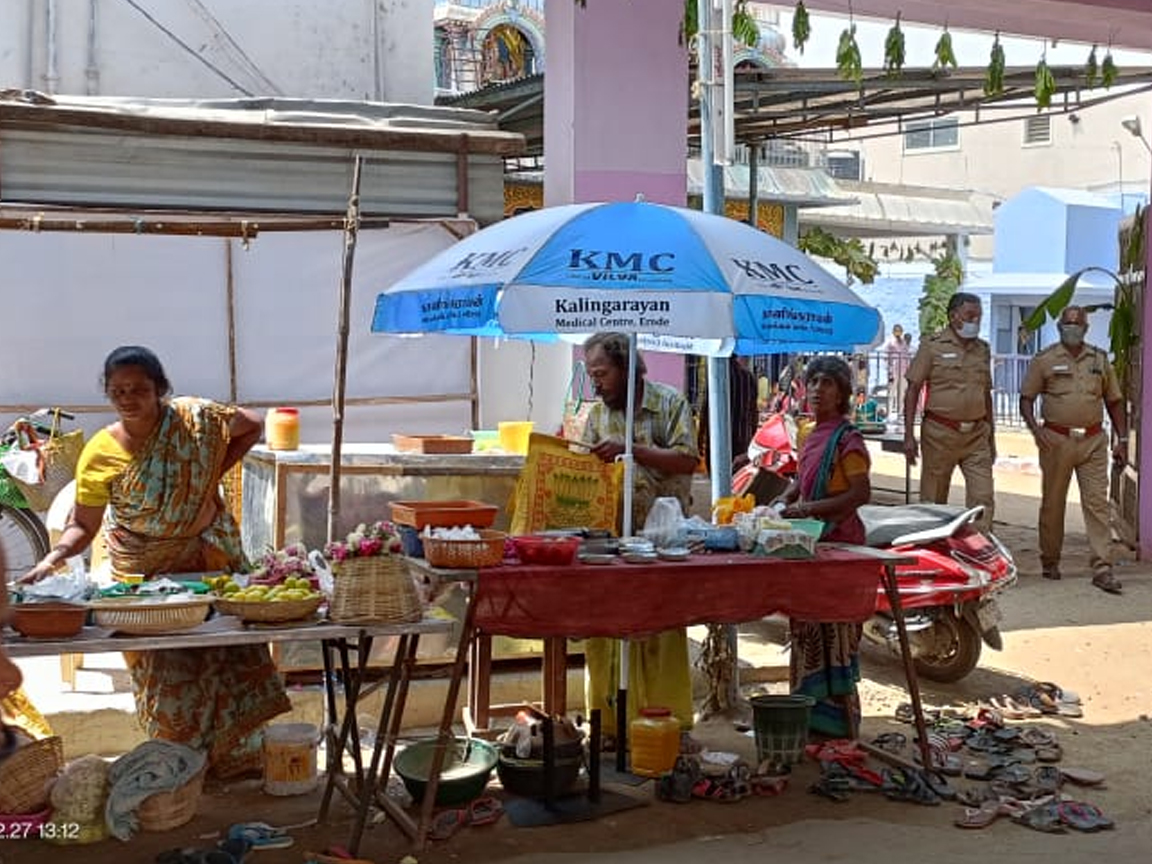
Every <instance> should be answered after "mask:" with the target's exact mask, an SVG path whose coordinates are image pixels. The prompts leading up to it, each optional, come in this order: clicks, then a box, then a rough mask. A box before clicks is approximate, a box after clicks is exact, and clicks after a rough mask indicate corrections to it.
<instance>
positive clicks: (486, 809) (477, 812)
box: [468, 795, 504, 825]
mask: <svg viewBox="0 0 1152 864" xmlns="http://www.w3.org/2000/svg"><path fill="white" fill-rule="evenodd" d="M503 815H504V805H503V804H501V803H500V801H499V800H497V799H496V798H493V797H492V796H491V795H481V796H480V797H479V798H477V799H475V800H474V801H472V802H470V803H469V804H468V824H469V825H491V824H492V823H494V822H499V821H500V817H501V816H503Z"/></svg>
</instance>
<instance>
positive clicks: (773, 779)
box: [748, 774, 788, 798]
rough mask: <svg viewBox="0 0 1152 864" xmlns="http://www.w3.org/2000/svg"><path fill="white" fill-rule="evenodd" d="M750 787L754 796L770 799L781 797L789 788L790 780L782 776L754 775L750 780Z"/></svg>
mask: <svg viewBox="0 0 1152 864" xmlns="http://www.w3.org/2000/svg"><path fill="white" fill-rule="evenodd" d="M748 787H749V788H750V789H751V790H752V794H753V795H760V796H762V797H765V798H770V797H773V796H775V795H780V794H781V793H783V792H784V790H785V789H787V788H788V778H787V777H785V776H781V775H774V776H765V775H760V774H754V775H753V776H752V777H750V778H749V779H748Z"/></svg>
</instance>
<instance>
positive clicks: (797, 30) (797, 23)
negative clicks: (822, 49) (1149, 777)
mask: <svg viewBox="0 0 1152 864" xmlns="http://www.w3.org/2000/svg"><path fill="white" fill-rule="evenodd" d="M811 35H812V25H811V23H810V22H809V20H808V9H807V8H806V7H805V6H804V0H799V2H798V3H797V4H796V11H795V12H793V13H792V44H793V45H795V46H796V50H797V51H799V52H800V53H801V54H803V53H804V45H805V44H806V43H807V42H808V38H809V37H810V36H811Z"/></svg>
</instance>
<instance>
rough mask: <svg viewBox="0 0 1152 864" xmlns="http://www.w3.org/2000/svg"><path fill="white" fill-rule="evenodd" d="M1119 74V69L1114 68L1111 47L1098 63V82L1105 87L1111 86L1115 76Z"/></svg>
mask: <svg viewBox="0 0 1152 864" xmlns="http://www.w3.org/2000/svg"><path fill="white" fill-rule="evenodd" d="M1119 74H1120V70H1119V69H1117V68H1116V61H1115V60H1113V59H1112V49H1111V48H1109V49H1108V53H1107V54H1105V55H1104V62H1103V63H1102V64H1100V83H1101V84H1103V85H1104V86H1105V87H1111V86H1112V85H1113V84H1115V83H1116V76H1117V75H1119Z"/></svg>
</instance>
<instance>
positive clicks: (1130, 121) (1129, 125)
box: [1120, 114, 1152, 154]
mask: <svg viewBox="0 0 1152 864" xmlns="http://www.w3.org/2000/svg"><path fill="white" fill-rule="evenodd" d="M1120 125H1121V126H1123V127H1124V128H1125V129H1127V130H1128V131H1129V132H1130V133H1131V134H1132V137H1133V138H1139V139H1140V143H1141V144H1143V145H1144V149H1145V150H1147V151H1148V152H1149V153H1150V154H1152V144H1149V143H1148V139H1147V138H1145V137H1144V130H1143V129H1142V128H1140V118H1139V116H1137V115H1135V114H1133V115H1132V116H1131V117H1125V118H1124V119H1123V120H1121V121H1120Z"/></svg>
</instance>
